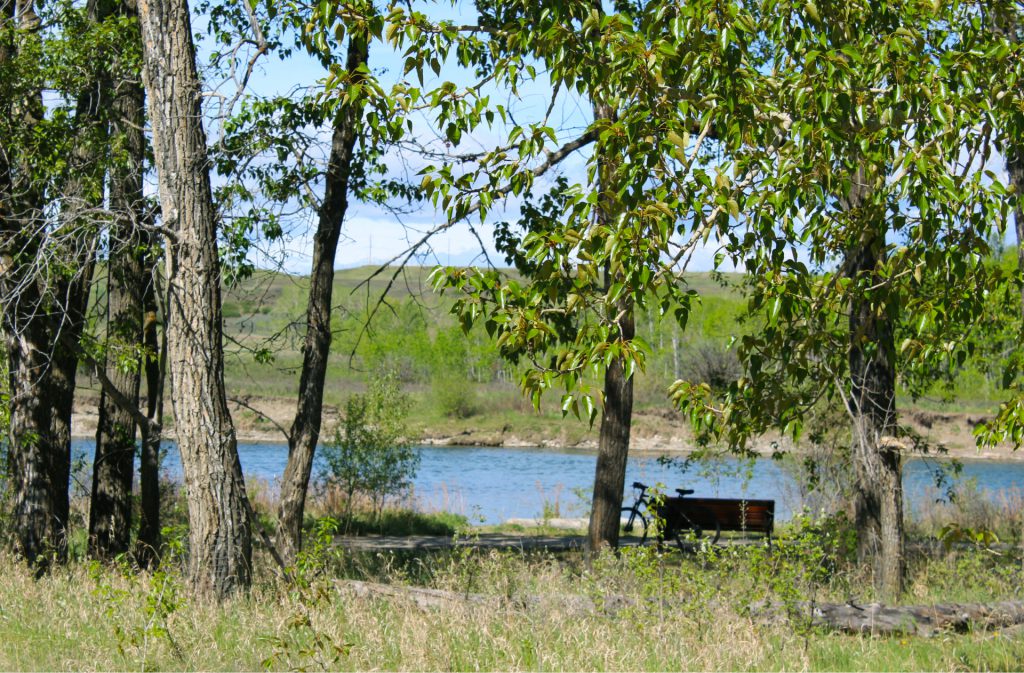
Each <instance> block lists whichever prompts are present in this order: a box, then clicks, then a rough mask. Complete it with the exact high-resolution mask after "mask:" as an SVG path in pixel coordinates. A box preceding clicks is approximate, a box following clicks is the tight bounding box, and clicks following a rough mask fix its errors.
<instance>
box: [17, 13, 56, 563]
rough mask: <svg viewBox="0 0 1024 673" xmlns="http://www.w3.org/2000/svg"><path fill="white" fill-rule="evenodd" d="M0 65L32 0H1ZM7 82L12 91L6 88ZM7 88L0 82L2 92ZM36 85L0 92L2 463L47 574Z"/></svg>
mask: <svg viewBox="0 0 1024 673" xmlns="http://www.w3.org/2000/svg"><path fill="white" fill-rule="evenodd" d="M0 25H3V27H5V28H6V27H8V26H12V25H14V26H17V28H18V31H17V32H16V33H15V32H8V31H5V35H4V36H3V37H0V67H3V66H7V65H8V64H10V63H11V62H12V61H13V60H14V59H16V58H17V57H18V55H19V49H20V46H21V45H22V43H23V41H25V40H34V39H37V37H36V36H35V33H36V32H37V31H38V30H39V28H40V22H39V18H38V16H37V15H36V14H35V12H34V10H33V7H32V4H31V2H29V1H27V0H22V1H21V2H18V3H15V2H14V1H13V0H0ZM12 89H13V88H12ZM5 90H6V89H5ZM43 109H44V108H43V100H42V92H41V91H40V90H38V89H36V90H30V91H19V90H17V89H13V91H12V93H10V94H8V97H6V98H4V97H0V115H2V116H3V118H4V120H5V121H6V124H5V126H6V131H5V132H4V133H3V137H0V306H2V315H0V318H2V326H0V329H2V333H3V339H4V346H5V349H6V356H7V366H8V392H9V394H10V400H9V407H8V411H9V415H10V430H9V433H10V434H9V437H8V441H9V454H8V469H9V477H10V483H11V500H12V503H11V504H12V522H11V527H12V530H13V533H14V535H13V537H14V545H15V549H16V551H17V552H18V553H20V554H21V555H22V556H23V557H24V558H25V560H26V561H27V562H28V564H29V565H30V566H33V567H34V568H36V569H37V571H39V572H42V571H44V570H45V569H46V568H47V567H48V565H49V563H50V561H51V560H53V559H56V560H62V559H64V558H65V557H66V553H67V535H66V533H67V531H66V527H67V516H68V472H69V465H70V455H68V454H65V453H63V452H62V451H61V449H62V447H61V445H59V444H58V443H57V442H55V441H54V437H53V423H52V419H53V414H52V409H51V407H50V402H49V394H50V374H51V371H52V369H51V348H52V347H51V340H50V337H51V334H50V326H51V321H50V319H51V316H50V314H49V312H48V310H49V305H48V302H47V300H46V298H45V297H44V292H43V285H42V283H43V279H42V278H41V277H40V274H39V272H38V268H39V267H38V266H37V262H38V260H37V255H38V254H39V252H40V249H41V245H42V236H43V231H44V226H45V225H44V222H45V217H44V213H43V206H44V198H45V195H44V192H43V188H42V187H41V186H40V185H39V183H38V181H37V179H36V177H35V176H34V167H33V165H32V161H31V160H30V158H29V157H27V156H26V155H25V152H24V148H23V147H19V144H20V143H21V142H23V141H25V140H26V139H27V138H28V137H29V136H30V135H31V134H32V132H33V129H34V128H35V126H36V125H37V124H38V123H39V122H40V121H41V120H42V119H43Z"/></svg>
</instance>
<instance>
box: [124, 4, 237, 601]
mask: <svg viewBox="0 0 1024 673" xmlns="http://www.w3.org/2000/svg"><path fill="white" fill-rule="evenodd" d="M138 8H139V19H140V21H141V26H142V42H143V59H144V73H145V82H146V90H147V98H148V101H149V114H150V119H151V121H152V126H153V137H154V143H153V149H154V157H155V159H156V167H157V173H158V178H159V185H160V201H161V207H162V208H161V212H162V214H163V218H164V226H166V227H167V228H168V229H169V230H170V231H171V232H172V234H171V235H170V236H169V237H168V241H167V269H168V270H167V282H168V306H167V311H168V314H167V357H168V366H169V371H170V375H171V403H172V408H173V409H174V422H175V427H176V429H177V433H178V447H179V450H180V452H181V461H182V466H183V468H184V475H185V488H186V493H187V498H188V511H189V577H190V580H191V584H192V586H193V589H194V590H195V591H196V592H197V593H199V594H204V595H210V596H213V597H216V598H224V597H227V596H228V595H230V594H232V593H233V592H234V591H236V590H237V589H239V588H247V587H248V586H249V585H250V583H251V577H252V574H251V573H252V571H251V561H252V539H251V524H252V522H251V521H250V519H249V516H248V511H249V503H248V499H247V496H246V492H245V483H244V481H243V479H242V468H241V465H240V463H239V461H238V447H237V442H236V439H235V429H234V426H233V425H232V422H231V416H230V413H229V412H228V406H227V397H226V394H225V391H224V353H223V347H222V333H221V297H220V280H221V279H220V265H219V259H218V255H217V234H216V229H215V214H214V209H213V198H212V192H211V188H210V173H209V165H208V160H207V154H206V134H205V131H204V130H203V126H202V110H201V105H200V103H201V101H200V95H201V90H200V83H199V76H198V73H197V71H196V62H195V47H194V45H193V43H192V27H191V23H190V20H189V10H188V5H187V3H186V2H185V0H140V2H139V4H138Z"/></svg>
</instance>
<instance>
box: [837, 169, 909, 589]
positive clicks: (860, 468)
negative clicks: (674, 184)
mask: <svg viewBox="0 0 1024 673" xmlns="http://www.w3.org/2000/svg"><path fill="white" fill-rule="evenodd" d="M864 183H865V179H864V174H863V172H858V174H857V175H856V176H855V180H854V185H853V186H852V187H851V193H850V195H849V196H848V197H847V198H846V199H845V201H846V203H845V204H844V206H845V209H846V210H847V211H848V212H853V213H855V215H854V217H855V218H856V217H860V218H871V217H874V215H871V214H868V213H865V212H861V213H856V211H858V210H863V211H870V210H871V209H870V208H869V207H866V204H867V201H868V199H869V191H868V187H867V186H866V185H865V184H864ZM877 216H879V217H884V214H880V215H877ZM859 224H860V225H863V226H865V227H866V228H867V229H868V231H870V230H871V228H872V227H874V225H875V223H873V222H870V221H869V219H863V220H861V222H860V223H859ZM874 229H875V230H876V233H874V234H873V235H872V234H869V233H864V234H862V235H861V237H860V241H859V242H858V243H857V244H856V245H855V247H854V248H852V249H851V250H849V251H848V252H847V257H846V264H845V268H846V269H847V273H848V275H849V276H850V277H851V278H854V279H861V280H862V285H861V286H860V287H864V284H863V279H865V278H866V279H868V280H869V284H870V285H871V286H878V287H882V286H884V279H883V278H882V277H881V276H880V275H879V274H878V271H879V269H880V268H881V267H882V265H884V264H885V260H886V256H885V255H886V253H885V235H884V233H883V232H884V227H874ZM893 310H896V307H894V306H892V305H891V302H882V301H879V300H878V298H877V296H876V297H872V296H870V295H868V294H864V293H863V291H861V292H859V293H858V294H857V295H855V296H854V297H853V298H852V299H851V301H850V316H849V340H850V341H849V353H848V360H849V367H850V383H851V385H850V394H849V396H848V397H847V399H846V405H847V410H848V411H849V413H850V416H851V419H852V429H853V435H852V436H853V446H852V448H853V462H854V473H855V488H856V500H855V502H854V518H855V522H856V526H857V532H858V556H859V558H860V560H861V561H862V562H871V563H873V565H874V571H875V584H876V588H877V589H878V591H879V593H880V594H881V595H882V596H883V597H884V598H886V599H889V600H896V599H898V598H899V596H900V594H901V593H902V592H903V580H904V574H905V566H906V554H905V549H904V526H903V480H902V472H901V469H902V465H901V455H900V447H899V443H898V442H897V440H896V434H897V433H896V349H895V344H894V337H893V325H894V319H893V317H892V315H891V313H890V312H891V311H893Z"/></svg>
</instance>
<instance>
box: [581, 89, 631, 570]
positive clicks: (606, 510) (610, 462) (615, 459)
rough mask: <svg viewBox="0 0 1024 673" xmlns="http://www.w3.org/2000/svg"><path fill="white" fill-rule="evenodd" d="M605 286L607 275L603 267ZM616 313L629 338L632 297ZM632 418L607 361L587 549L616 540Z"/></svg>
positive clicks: (602, 109)
mask: <svg viewBox="0 0 1024 673" xmlns="http://www.w3.org/2000/svg"><path fill="white" fill-rule="evenodd" d="M614 118H615V109H614V108H613V107H612V106H611V105H609V104H607V103H604V102H601V101H597V102H595V103H594V119H595V120H602V119H605V120H613V119H614ZM596 151H597V152H598V153H599V154H598V174H599V184H598V189H599V190H600V194H599V196H598V212H597V218H598V222H599V223H607V222H612V221H613V219H614V213H615V211H616V204H615V201H614V199H615V189H613V187H612V179H611V178H612V173H613V171H614V161H612V160H611V159H610V158H609V157H608V156H606V152H607V151H606V150H605V149H604V148H603V147H602V144H601V143H599V144H598V146H597V150H596ZM605 282H606V285H609V286H610V284H611V282H612V279H611V277H610V275H609V272H608V271H607V269H606V279H605ZM613 310H614V312H615V315H617V316H619V323H618V328H619V334H618V337H619V338H620V339H622V340H624V341H627V340H630V339H632V338H633V335H634V332H635V329H634V322H633V302H632V300H631V299H629V298H628V297H625V296H624V298H623V299H621V300H619V301H618V302H617V303H616V305H615V307H614V309H613ZM632 422H633V377H632V376H629V377H627V376H626V372H625V368H624V363H623V361H622V359H621V358H616V359H615V360H613V361H612V362H611V364H609V365H608V368H607V369H606V370H605V376H604V408H603V409H602V414H601V431H600V438H599V439H598V450H597V466H596V468H595V471H594V495H593V501H592V503H591V510H590V527H589V529H588V533H587V546H588V548H589V550H590V551H591V552H596V551H598V550H600V549H601V548H602V547H612V548H615V547H618V545H619V510H621V509H622V492H623V489H624V487H625V484H626V460H627V458H628V456H629V434H630V429H631V426H632Z"/></svg>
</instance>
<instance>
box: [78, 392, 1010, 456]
mask: <svg viewBox="0 0 1024 673" xmlns="http://www.w3.org/2000/svg"><path fill="white" fill-rule="evenodd" d="M230 406H231V413H232V417H233V419H234V421H235V428H236V432H237V435H238V440H239V441H240V442H246V443H260V442H286V441H287V437H286V435H285V429H287V428H288V427H289V425H290V424H291V420H292V415H293V414H294V413H295V402H294V400H291V399H288V398H276V397H247V398H244V399H240V400H235V401H233V402H232V403H231V405H230ZM167 420H168V434H169V435H170V436H173V424H172V423H171V422H170V419H169V418H168V419H167ZM339 420H340V414H339V411H338V409H337V407H334V406H325V408H324V428H325V430H326V429H329V428H331V427H333V426H334V425H336V424H337V423H338V421H339ZM983 420H984V416H982V415H981V414H977V413H973V414H971V413H963V412H952V411H950V412H935V411H928V410H922V409H911V410H908V411H905V412H904V413H903V414H902V416H901V418H900V421H901V423H903V424H905V425H906V426H908V427H909V428H910V429H911V430H912V431H913V432H914V433H916V434H917V435H919V436H920V437H921V438H922V439H923V440H924V441H925V442H926V443H927V444H928V445H929V446H930V447H932V450H931V453H934V454H935V455H939V456H946V457H950V458H960V459H980V460H1014V461H1024V450H1021V451H1014V450H1013V447H1012V446H1011V445H1009V444H1005V445H1001V446H997V447H994V448H991V449H986V450H984V451H979V450H978V449H977V447H976V445H975V443H974V435H973V433H972V430H973V428H974V427H975V426H976V425H977V424H978V423H980V422H982V421H983ZM97 421H98V415H97V405H96V404H95V401H93V400H91V399H83V400H80V401H79V402H77V403H76V407H75V413H74V416H73V418H72V432H73V434H74V436H75V437H81V438H92V437H95V434H96V425H97ZM522 421H523V422H522V423H519V422H516V419H515V418H511V419H510V418H509V417H508V416H507V415H505V416H501V417H498V416H489V415H488V414H486V413H481V414H478V415H475V416H472V417H470V418H464V419H444V421H443V422H431V421H423V420H420V421H417V420H416V419H413V420H412V422H411V424H410V427H411V428H412V430H413V432H414V433H415V438H414V441H415V442H416V443H417V444H423V445H428V446H496V447H509V448H520V447H539V448H549V449H576V450H583V451H597V439H598V432H597V426H596V425H595V427H594V428H589V427H588V426H587V424H586V423H583V422H580V421H578V420H576V419H574V418H566V419H560V418H557V417H550V416H543V415H540V414H532V413H529V412H527V413H526V414H523V415H522ZM694 449H695V446H694V442H693V436H692V434H691V433H690V432H689V428H688V427H687V425H686V422H685V419H683V418H682V416H681V415H680V414H679V413H677V412H674V411H673V410H671V409H666V408H658V409H640V410H637V411H636V412H635V413H634V416H633V431H632V441H631V445H630V450H631V451H633V452H637V453H657V454H686V453H690V452H692V451H693V450H694ZM753 449H754V450H755V451H756V452H757V453H759V454H761V455H764V456H768V455H771V454H772V453H773V452H775V451H779V450H781V451H796V452H799V451H800V447H799V446H796V447H794V446H793V444H792V442H790V441H788V440H786V439H783V438H780V437H777V436H774V437H773V436H765V437H762V438H761V439H760V440H758V441H757V442H755V443H754V445H753ZM939 449H944V450H945V451H944V452H942V451H937V450H939ZM908 451H909V446H908Z"/></svg>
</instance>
